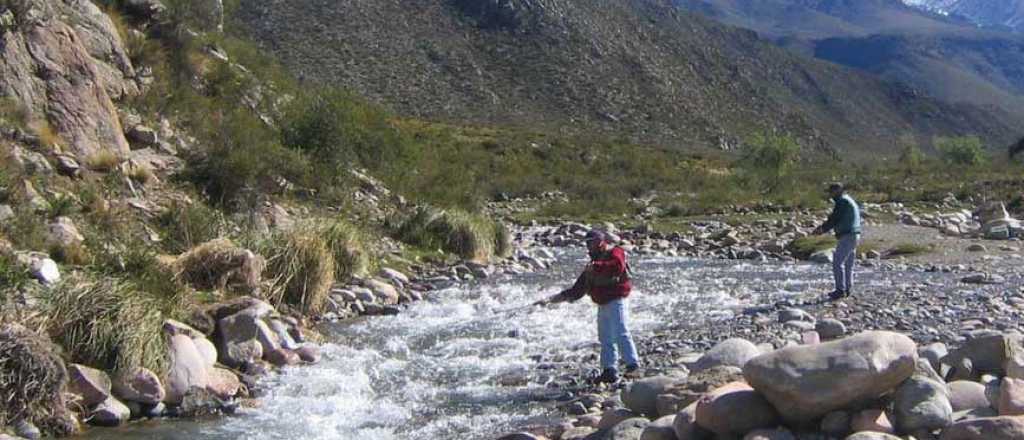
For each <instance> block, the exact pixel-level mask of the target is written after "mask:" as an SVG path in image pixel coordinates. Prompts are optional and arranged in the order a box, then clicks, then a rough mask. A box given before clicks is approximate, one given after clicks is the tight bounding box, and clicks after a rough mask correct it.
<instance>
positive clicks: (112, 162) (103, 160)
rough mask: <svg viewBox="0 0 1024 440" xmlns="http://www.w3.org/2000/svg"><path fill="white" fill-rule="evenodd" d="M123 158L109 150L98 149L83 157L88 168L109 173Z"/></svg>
mask: <svg viewBox="0 0 1024 440" xmlns="http://www.w3.org/2000/svg"><path fill="white" fill-rule="evenodd" d="M123 161H124V160H123V159H122V158H121V156H118V155H117V153H115V152H113V151H110V150H100V151H96V152H94V153H92V154H90V155H89V156H88V157H86V158H85V166H86V167H88V168H89V169H90V170H93V171H96V172H100V173H109V172H111V171H114V169H116V168H117V167H118V166H119V165H121V162H123Z"/></svg>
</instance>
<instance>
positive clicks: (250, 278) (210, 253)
mask: <svg viewBox="0 0 1024 440" xmlns="http://www.w3.org/2000/svg"><path fill="white" fill-rule="evenodd" d="M266 265H267V262H266V260H264V259H263V257H260V256H259V255H256V254H254V253H252V252H251V251H249V250H246V249H243V248H240V247H238V246H236V245H235V244H234V243H232V242H231V240H228V239H223V238H222V239H216V240H213V241H208V242H206V243H203V244H201V245H199V246H196V247H195V248H193V249H191V250H189V251H188V252H185V253H184V254H182V255H180V256H179V257H178V258H176V259H174V261H173V262H171V263H170V268H171V271H172V272H173V274H174V279H176V280H178V282H180V283H183V284H187V285H189V286H191V287H192V288H195V289H197V290H220V291H232V292H236V293H240V294H243V295H252V294H255V293H256V292H257V291H258V290H259V288H260V284H261V282H262V274H263V270H264V269H265V268H266Z"/></svg>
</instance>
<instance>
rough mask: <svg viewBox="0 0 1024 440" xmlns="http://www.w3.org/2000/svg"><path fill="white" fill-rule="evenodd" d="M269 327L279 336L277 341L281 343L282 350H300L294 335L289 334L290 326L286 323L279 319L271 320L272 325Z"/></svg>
mask: <svg viewBox="0 0 1024 440" xmlns="http://www.w3.org/2000/svg"><path fill="white" fill-rule="evenodd" d="M267 325H268V326H269V327H270V330H272V331H273V332H274V335H275V336H277V340H278V341H279V342H280V343H281V347H282V348H287V349H289V350H298V348H299V344H298V343H296V342H295V338H292V335H291V334H290V333H288V326H287V325H285V323H283V322H281V321H280V320H277V319H271V320H270V323H269V324H267ZM264 348H266V347H264Z"/></svg>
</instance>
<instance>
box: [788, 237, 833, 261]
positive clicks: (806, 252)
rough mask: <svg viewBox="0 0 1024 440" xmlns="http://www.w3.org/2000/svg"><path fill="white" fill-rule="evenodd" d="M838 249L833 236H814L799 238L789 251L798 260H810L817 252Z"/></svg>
mask: <svg viewBox="0 0 1024 440" xmlns="http://www.w3.org/2000/svg"><path fill="white" fill-rule="evenodd" d="M834 247H836V239H835V237H832V236H831V235H812V236H810V237H804V238H798V239H796V240H793V242H792V243H790V245H789V250H790V251H791V252H793V255H794V256H796V257H797V258H801V259H806V258H810V256H811V255H813V254H814V253H816V252H819V251H823V250H827V249H832V248H834Z"/></svg>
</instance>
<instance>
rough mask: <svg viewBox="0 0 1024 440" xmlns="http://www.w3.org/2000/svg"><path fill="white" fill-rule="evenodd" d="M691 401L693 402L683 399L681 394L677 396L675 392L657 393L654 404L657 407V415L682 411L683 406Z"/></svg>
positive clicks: (668, 414) (667, 414)
mask: <svg viewBox="0 0 1024 440" xmlns="http://www.w3.org/2000/svg"><path fill="white" fill-rule="evenodd" d="M694 400H696V399H694ZM691 403H693V401H685V400H684V398H683V397H682V396H677V395H675V394H659V395H658V397H657V398H655V406H657V407H658V417H661V416H670V415H673V414H675V413H677V412H679V411H682V410H683V408H686V406H687V405H689V404H691Z"/></svg>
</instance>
